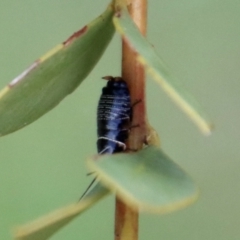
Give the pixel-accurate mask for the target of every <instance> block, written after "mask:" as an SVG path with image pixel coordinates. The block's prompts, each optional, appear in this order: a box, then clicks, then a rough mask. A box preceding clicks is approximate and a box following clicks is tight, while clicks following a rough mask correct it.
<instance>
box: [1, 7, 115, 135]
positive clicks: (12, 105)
mask: <svg viewBox="0 0 240 240" xmlns="http://www.w3.org/2000/svg"><path fill="white" fill-rule="evenodd" d="M112 16H113V9H112V6H110V7H108V9H107V10H106V11H105V12H104V13H103V14H102V15H101V16H100V17H98V18H97V19H95V20H94V21H92V22H91V23H90V24H88V25H86V26H85V27H83V28H82V29H81V30H79V31H78V32H75V33H74V34H73V35H72V36H71V37H69V38H68V39H67V40H66V41H65V42H63V43H62V44H59V45H58V46H56V48H54V49H53V50H51V51H50V52H48V53H47V54H46V55H44V56H43V57H41V58H40V59H38V60H37V61H35V62H34V63H33V64H32V65H31V66H30V67H29V68H28V69H27V70H25V71H24V72H23V73H22V74H20V75H19V76H18V77H16V78H15V79H14V80H13V81H12V82H11V83H10V84H9V85H8V86H6V87H5V88H4V89H2V91H0V136H2V135H6V134H8V133H11V132H14V131H16V130H18V129H20V128H22V127H24V126H26V125H28V124H30V123H31V122H33V121H35V120H36V119H38V118H39V117H41V116H42V115H43V114H45V113H46V112H48V111H49V110H51V109H52V108H54V107H55V106H56V105H57V104H58V103H59V102H60V101H61V100H62V99H63V98H64V97H66V96H67V95H68V94H70V93H71V92H72V91H73V90H74V89H75V88H76V87H77V86H78V85H79V84H80V83H81V82H82V81H83V79H84V78H85V77H86V76H87V75H88V74H89V72H90V71H91V70H92V69H93V67H94V66H95V64H96V63H97V62H98V60H99V59H100V57H101V55H102V54H103V52H104V50H105V48H106V47H107V45H108V44H109V42H110V40H111V39H112V36H113V34H114V31H115V30H114V27H113V24H112Z"/></svg>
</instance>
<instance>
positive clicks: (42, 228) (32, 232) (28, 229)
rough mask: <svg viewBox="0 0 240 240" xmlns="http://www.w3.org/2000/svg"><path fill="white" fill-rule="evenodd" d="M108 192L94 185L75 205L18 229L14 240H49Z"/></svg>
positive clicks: (99, 185) (100, 186)
mask: <svg viewBox="0 0 240 240" xmlns="http://www.w3.org/2000/svg"><path fill="white" fill-rule="evenodd" d="M108 193H109V191H108V190H107V189H106V188H104V187H103V186H102V185H101V184H99V183H98V184H96V185H95V187H94V188H93V189H92V190H90V191H89V192H88V193H87V194H86V195H85V196H84V198H83V199H82V200H81V201H79V202H78V203H76V204H72V205H69V206H67V207H64V208H62V209H59V210H57V211H55V212H53V213H50V214H48V215H46V216H44V217H41V218H39V219H37V220H35V221H33V222H31V223H29V224H26V225H24V226H20V227H18V229H17V230H16V233H15V239H16V240H45V239H48V238H50V237H51V236H52V235H53V234H54V233H56V232H57V231H58V230H59V229H61V228H62V227H64V226H65V225H67V224H68V223H69V222H70V221H72V220H73V219H74V218H75V217H77V216H78V215H80V214H81V213H82V212H83V211H85V210H86V209H88V208H89V207H90V206H92V205H93V204H95V203H96V202H97V201H98V200H100V199H101V198H102V197H104V196H106V195H107V194H108Z"/></svg>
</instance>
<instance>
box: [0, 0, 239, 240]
mask: <svg viewBox="0 0 240 240" xmlns="http://www.w3.org/2000/svg"><path fill="white" fill-rule="evenodd" d="M107 4H108V1H107V0H103V1H89V0H78V1H76V0H72V1H66V0H52V1H48V0H43V1H32V0H24V1H7V0H2V1H1V2H0V32H1V38H0V45H1V50H0V69H1V71H0V87H1V88H2V87H4V86H5V85H6V84H7V83H8V82H9V81H10V80H12V79H13V78H14V77H16V76H17V75H18V74H19V73H21V72H22V71H23V70H24V69H25V68H26V67H28V66H29V65H30V64H31V63H32V62H33V61H34V60H35V59H37V58H38V57H40V56H42V55H43V54H44V53H45V52H46V51H48V50H49V49H51V48H52V47H54V46H55V45H56V44H58V43H60V42H62V41H64V40H65V39H66V38H67V37H68V36H69V35H71V34H72V33H73V32H74V31H76V30H78V29H80V28H81V27H82V26H84V25H85V24H86V23H88V22H89V21H91V20H92V19H94V18H95V17H96V16H98V15H99V14H100V13H101V12H102V11H103V10H104V9H105V6H106V5H107ZM239 13H240V2H239V1H238V0H229V1H224V0H218V1H216V0H213V1H209V0H201V1H200V0H191V1H190V0H183V1H167V0H161V1H159V0H152V1H149V10H148V39H149V41H150V42H151V43H152V44H153V45H154V47H155V49H156V51H157V52H158V53H159V54H160V55H161V56H162V58H163V59H164V60H165V62H167V64H168V65H169V66H170V68H171V69H172V72H173V73H174V75H176V76H178V78H179V79H180V80H181V82H182V84H183V85H185V87H186V89H187V90H189V91H190V92H192V94H193V95H194V96H195V97H196V98H197V99H198V101H199V102H200V103H201V104H202V105H203V106H204V107H205V109H206V111H207V112H208V113H209V114H210V116H211V118H212V119H213V121H214V125H215V131H214V133H213V135H212V136H210V137H204V136H202V135H201V134H200V132H199V131H198V129H197V128H196V127H195V126H194V125H193V124H192V123H191V122H190V121H189V120H188V119H187V117H186V116H185V115H184V114H183V113H182V112H180V111H179V110H178V109H177V108H176V107H175V106H174V105H173V104H172V102H171V101H170V100H169V99H168V98H167V97H166V95H165V93H163V92H162V90H160V89H159V88H158V87H157V85H156V84H155V83H154V82H153V81H152V79H150V78H149V77H148V81H147V98H148V102H147V106H148V114H149V118H150V121H151V123H152V125H153V126H154V127H155V128H156V129H157V131H158V132H159V134H160V137H161V142H162V147H163V149H164V151H165V152H166V153H167V154H168V155H169V156H170V157H171V158H172V159H173V160H174V161H175V162H177V163H178V164H180V165H181V166H182V167H183V168H184V169H185V170H186V171H187V172H189V173H190V175H191V176H192V177H193V178H194V179H195V181H196V183H197V184H198V185H199V186H200V188H201V197H200V199H199V201H198V202H197V203H196V204H195V205H193V206H191V207H189V208H187V209H184V210H181V211H178V212H176V213H172V214H169V215H163V216H157V215H150V214H149V215H148V214H141V217H140V240H143V239H151V240H161V239H165V240H188V239H191V240H203V239H204V240H215V239H217V240H226V239H229V240H235V239H236V240H237V239H240V228H239V224H240V207H239V202H240V174H239V169H240V146H239V143H240V127H239V125H240V124H239V123H240V94H239V91H240V74H239V71H240V67H239V66H240V29H239V26H240V14H239ZM120 54H121V49H120V39H119V36H118V35H116V36H115V38H114V40H113V42H112V43H111V45H110V46H109V48H108V49H107V52H106V53H105V54H104V57H103V58H102V59H101V61H100V62H99V64H98V65H97V66H96V68H95V69H94V70H93V71H92V73H91V74H90V75H89V77H88V78H87V79H86V81H84V82H83V84H82V85H81V86H80V88H78V89H77V90H76V91H75V92H74V93H73V94H72V95H70V96H69V97H67V98H66V99H65V100H64V101H63V102H62V103H61V104H60V105H59V106H58V107H56V108H55V109H54V110H53V111H51V112H50V113H48V114H47V115H45V116H44V117H42V118H40V119H39V120H38V121H36V122H34V123H33V124H31V125H29V126H28V127H27V128H24V129H22V130H20V131H18V132H16V133H14V134H10V135H8V136H6V137H2V138H0V238H1V239H5V240H8V239H11V231H12V229H14V227H15V226H17V225H19V224H22V223H26V222H28V221H30V220H33V219H35V218H37V217H39V216H42V215H44V214H46V213H48V212H50V211H52V210H55V209H57V208H59V207H62V206H65V205H67V204H70V203H72V202H75V201H76V200H77V199H78V198H79V196H80V195H81V193H82V192H83V191H84V189H85V187H86V186H87V184H88V183H89V182H90V180H91V177H87V176H86V173H87V172H88V171H87V169H86V167H85V159H86V158H87V156H89V155H92V154H95V153H96V146H95V145H96V144H95V142H96V106H97V101H98V98H99V95H100V92H101V88H102V87H103V85H104V84H105V82H104V81H102V80H100V78H101V77H102V76H105V75H114V76H117V75H120V73H121V70H120ZM113 216H114V197H108V198H107V199H104V200H103V201H101V202H100V203H98V204H97V205H95V206H94V207H93V208H92V209H90V210H88V211H87V212H85V213H84V214H83V215H82V216H81V217H79V218H78V219H76V220H75V221H74V222H72V223H71V224H70V225H68V226H67V227H65V228H64V229H63V230H62V231H60V232H59V233H58V234H56V235H55V236H54V237H53V238H52V239H54V240H55V239H56V240H57V239H58V240H63V239H71V240H77V239H92V240H94V239H113V225H114V222H113V219H114V217H113Z"/></svg>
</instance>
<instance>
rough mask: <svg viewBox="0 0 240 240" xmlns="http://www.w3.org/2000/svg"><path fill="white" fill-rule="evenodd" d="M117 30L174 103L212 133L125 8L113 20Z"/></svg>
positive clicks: (195, 106)
mask: <svg viewBox="0 0 240 240" xmlns="http://www.w3.org/2000/svg"><path fill="white" fill-rule="evenodd" d="M113 22H114V25H115V27H116V30H117V31H118V32H119V33H120V34H121V35H122V37H123V38H124V39H125V40H126V41H127V42H128V43H129V44H130V46H132V48H133V49H135V50H136V52H137V53H138V56H137V58H138V60H139V62H140V63H141V64H143V65H144V66H145V67H146V68H147V70H148V72H149V73H150V74H151V76H152V77H153V79H155V80H156V81H157V83H159V85H160V86H161V87H162V89H163V90H164V91H165V92H166V93H167V94H168V95H169V97H171V98H172V99H173V101H174V102H175V103H176V104H177V105H178V106H179V107H180V108H181V109H182V110H183V111H184V112H185V113H186V114H187V115H188V116H189V117H190V118H191V119H192V120H193V121H194V122H195V123H196V124H197V126H198V127H199V128H200V129H201V131H202V132H203V133H205V134H210V133H211V128H212V124H211V123H210V121H209V120H208V117H207V116H206V114H205V113H204V111H203V110H202V109H201V106H200V105H199V104H198V103H197V102H196V100H195V99H194V98H193V97H192V96H191V95H190V94H189V93H188V92H187V91H186V90H185V89H184V88H182V87H181V86H180V85H179V83H178V82H177V81H176V80H175V78H174V77H173V76H172V75H171V73H170V71H169V69H168V68H167V66H166V65H165V64H164V62H163V61H162V60H161V59H160V57H159V56H157V54H156V52H155V50H154V49H153V47H152V46H151V45H150V44H149V42H148V41H147V40H146V39H145V38H144V37H143V36H142V35H141V33H140V32H139V30H138V28H137V27H136V25H135V24H134V23H133V21H132V19H131V17H130V16H129V14H128V11H127V10H126V8H125V7H121V10H120V11H119V12H118V13H116V14H115V16H114V18H113Z"/></svg>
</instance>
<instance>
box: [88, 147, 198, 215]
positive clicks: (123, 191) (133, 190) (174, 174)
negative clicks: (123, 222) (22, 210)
mask: <svg viewBox="0 0 240 240" xmlns="http://www.w3.org/2000/svg"><path fill="white" fill-rule="evenodd" d="M88 165H89V168H90V169H91V170H92V171H94V172H96V174H97V175H98V179H99V181H101V182H102V183H103V184H104V185H106V186H107V187H108V188H109V189H111V190H112V191H116V194H117V195H118V196H119V197H120V198H121V199H122V200H123V201H124V202H125V203H126V204H129V205H131V206H132V207H133V208H136V209H138V210H140V211H145V212H151V213H158V214H162V213H167V212H171V211H174V210H177V209H180V208H183V207H186V206H188V205H189V204H191V203H192V202H194V201H195V200H196V199H197V198H198V195H199V191H198V188H197V187H196V186H195V184H194V183H193V181H192V179H191V178H190V177H189V176H188V175H187V174H186V173H185V172H184V171H183V170H181V169H180V168H179V166H178V165H176V164H175V163H174V162H173V161H172V160H171V159H169V157H167V156H166V155H165V154H164V153H163V152H162V151H161V150H160V149H159V148H157V147H154V146H151V147H147V148H145V149H143V150H141V151H139V152H137V153H129V154H126V153H122V154H112V155H107V154H106V155H101V156H97V157H94V158H91V159H89V160H88Z"/></svg>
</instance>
